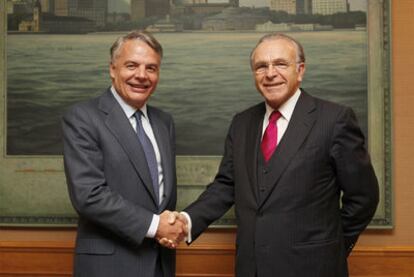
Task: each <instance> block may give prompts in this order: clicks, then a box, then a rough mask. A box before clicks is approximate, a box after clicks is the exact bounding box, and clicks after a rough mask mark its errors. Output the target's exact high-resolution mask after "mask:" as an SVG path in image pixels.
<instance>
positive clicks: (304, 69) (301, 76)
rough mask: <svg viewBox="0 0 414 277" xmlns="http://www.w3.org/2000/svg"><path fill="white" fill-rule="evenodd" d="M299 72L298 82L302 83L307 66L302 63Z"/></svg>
mask: <svg viewBox="0 0 414 277" xmlns="http://www.w3.org/2000/svg"><path fill="white" fill-rule="evenodd" d="M297 71H298V82H302V80H303V76H304V75H305V71H306V66H305V64H304V63H300V64H299V66H298V67H297Z"/></svg>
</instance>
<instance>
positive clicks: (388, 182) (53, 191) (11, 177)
mask: <svg viewBox="0 0 414 277" xmlns="http://www.w3.org/2000/svg"><path fill="white" fill-rule="evenodd" d="M390 9H391V7H390V1H378V0H368V13H367V30H368V31H367V33H368V49H367V51H368V64H367V67H368V75H367V78H368V80H367V83H368V92H367V93H368V146H369V152H370V155H371V159H372V162H373V165H374V168H375V171H376V174H377V178H378V180H379V183H380V204H379V206H378V209H377V212H376V214H375V217H374V219H373V220H372V222H371V224H370V226H369V228H376V229H384V228H392V227H393V202H392V200H393V198H392V125H391V122H392V110H391V80H390V76H391V74H390V72H391V62H390V50H391V49H390V48H391V43H390V31H391V29H390V12H391V11H390ZM0 15H1V16H0V18H1V19H0V36H1V38H2V39H1V40H0V94H1V96H2V97H1V98H0V114H1V115H2V117H3V118H2V120H1V121H0V145H1V147H0V226H30V227H67V226H75V224H76V222H77V217H76V213H75V212H74V210H73V208H72V206H71V204H70V201H69V199H68V194H67V189H66V183H65V176H64V170H63V161H62V156H60V155H8V154H7V147H6V144H7V117H8V114H7V49H6V46H7V44H6V40H7V29H6V25H7V13H6V1H1V2H0ZM220 159H221V157H220V156H195V155H189V156H177V178H178V206H177V209H181V208H184V207H185V206H186V205H187V204H188V203H191V201H192V200H194V199H195V197H196V196H197V195H198V194H199V193H200V192H201V191H202V190H203V188H204V187H205V185H206V184H208V183H209V182H210V181H212V180H213V178H214V174H215V173H216V171H217V168H218V165H219V162H220ZM213 226H214V227H220V228H221V227H234V226H235V218H234V214H233V211H230V212H229V213H227V214H226V215H225V216H224V217H223V218H221V219H220V220H218V221H217V222H216V223H215V224H214V225H213Z"/></svg>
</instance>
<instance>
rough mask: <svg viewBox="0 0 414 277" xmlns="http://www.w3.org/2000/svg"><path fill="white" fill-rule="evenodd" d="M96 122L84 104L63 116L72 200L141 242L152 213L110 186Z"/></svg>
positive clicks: (91, 215) (116, 230)
mask: <svg viewBox="0 0 414 277" xmlns="http://www.w3.org/2000/svg"><path fill="white" fill-rule="evenodd" d="M96 124H97V118H96V117H93V116H91V115H90V114H88V110H87V108H86V107H85V106H75V107H74V108H72V109H71V110H70V111H69V112H67V113H66V115H65V116H64V117H63V120H62V127H63V143H64V166H65V173H66V179H67V185H68V190H69V195H70V199H71V201H72V204H73V206H74V208H75V209H76V211H77V212H78V214H79V215H80V216H81V217H83V218H85V219H87V220H90V221H92V222H94V223H96V224H98V225H100V226H102V227H103V228H106V229H108V230H110V231H111V232H112V233H114V234H116V235H117V236H119V237H121V238H123V239H125V240H127V241H128V242H131V243H133V244H136V245H139V244H141V242H142V241H143V239H144V238H145V235H146V233H147V231H148V228H149V226H150V223H151V219H152V216H153V213H152V212H150V211H148V210H147V209H145V208H143V207H140V206H139V205H137V204H134V203H131V202H130V201H127V200H126V199H124V198H123V197H122V196H121V195H120V194H119V193H117V192H115V191H113V190H111V188H110V187H109V186H108V184H107V180H106V177H105V172H104V157H103V153H102V149H101V145H100V139H99V137H98V136H99V135H98V131H97V129H96ZM125 178H128V176H125Z"/></svg>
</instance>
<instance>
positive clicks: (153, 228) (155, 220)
mask: <svg viewBox="0 0 414 277" xmlns="http://www.w3.org/2000/svg"><path fill="white" fill-rule="evenodd" d="M159 224H160V216H159V215H157V214H154V215H153V216H152V221H151V225H150V227H149V229H148V232H147V234H146V236H145V237H147V238H155V235H156V234H157V230H158V225H159Z"/></svg>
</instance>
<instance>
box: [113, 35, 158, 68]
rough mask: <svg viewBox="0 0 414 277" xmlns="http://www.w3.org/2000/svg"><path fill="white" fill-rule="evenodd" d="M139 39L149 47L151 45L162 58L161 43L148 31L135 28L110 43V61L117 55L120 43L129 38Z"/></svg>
mask: <svg viewBox="0 0 414 277" xmlns="http://www.w3.org/2000/svg"><path fill="white" fill-rule="evenodd" d="M134 39H136V40H140V41H143V42H145V43H146V44H147V45H148V46H149V47H151V48H152V49H153V50H154V51H155V52H156V53H157V54H158V55H159V56H160V58H162V54H163V52H162V46H161V44H160V43H159V42H158V41H157V40H156V39H155V37H154V36H153V35H151V34H150V33H148V32H145V31H140V30H135V31H131V32H129V33H128V34H126V35H123V36H120V37H119V38H118V39H117V40H116V41H115V42H114V44H112V46H111V49H110V55H111V62H113V61H114V59H115V58H116V56H117V55H118V51H119V49H121V47H122V45H123V44H124V43H125V42H126V41H129V40H134Z"/></svg>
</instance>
